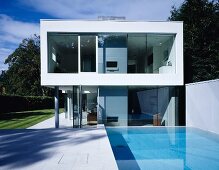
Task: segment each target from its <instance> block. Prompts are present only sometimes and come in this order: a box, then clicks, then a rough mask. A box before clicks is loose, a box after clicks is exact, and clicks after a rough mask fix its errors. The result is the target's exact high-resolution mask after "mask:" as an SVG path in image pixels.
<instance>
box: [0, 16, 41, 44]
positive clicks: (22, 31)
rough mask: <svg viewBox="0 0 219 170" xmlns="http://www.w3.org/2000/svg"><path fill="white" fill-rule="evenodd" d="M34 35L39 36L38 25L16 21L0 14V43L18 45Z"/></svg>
mask: <svg viewBox="0 0 219 170" xmlns="http://www.w3.org/2000/svg"><path fill="white" fill-rule="evenodd" d="M34 34H39V24H36V23H28V22H21V21H16V20H13V19H12V18H11V17H9V16H7V15H2V14H0V42H4V43H6V42H9V43H13V44H18V43H19V42H21V41H22V39H24V38H28V37H30V36H31V35H34Z"/></svg>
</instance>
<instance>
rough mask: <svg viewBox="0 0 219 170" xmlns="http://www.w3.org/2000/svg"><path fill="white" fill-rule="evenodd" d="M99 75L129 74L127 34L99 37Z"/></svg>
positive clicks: (100, 35) (102, 35) (101, 35)
mask: <svg viewBox="0 0 219 170" xmlns="http://www.w3.org/2000/svg"><path fill="white" fill-rule="evenodd" d="M98 70H99V73H127V34H119V33H116V34H110V33H109V34H99V35H98Z"/></svg>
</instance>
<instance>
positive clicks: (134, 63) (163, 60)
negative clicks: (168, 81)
mask: <svg viewBox="0 0 219 170" xmlns="http://www.w3.org/2000/svg"><path fill="white" fill-rule="evenodd" d="M174 38H175V35H170V34H128V73H159V74H160V73H175V50H174V49H175V48H174Z"/></svg>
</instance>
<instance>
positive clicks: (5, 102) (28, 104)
mask: <svg viewBox="0 0 219 170" xmlns="http://www.w3.org/2000/svg"><path fill="white" fill-rule="evenodd" d="M62 103H63V102H62V99H61V101H60V107H63V104H62ZM52 108H54V98H53V97H42V96H1V95H0V113H7V112H19V111H27V110H38V109H52Z"/></svg>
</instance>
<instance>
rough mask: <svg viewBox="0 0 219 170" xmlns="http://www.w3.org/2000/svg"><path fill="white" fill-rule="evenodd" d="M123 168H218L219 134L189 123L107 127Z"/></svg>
mask: <svg viewBox="0 0 219 170" xmlns="http://www.w3.org/2000/svg"><path fill="white" fill-rule="evenodd" d="M106 130H107V134H108V137H109V141H110V144H111V147H112V150H113V153H114V156H115V159H116V162H117V165H118V167H119V169H120V170H128V169H130V170H138V169H147V170H148V169H149V170H150V169H155V170H159V169H167V170H178V169H179V170H181V169H185V170H191V169H192V170H193V169H194V170H196V169H197V170H202V169H203V170H218V169H219V135H216V134H213V133H210V132H206V131H202V130H199V129H196V128H188V127H186V128H185V127H122V128H120V127H112V128H111V127H110V128H109V127H107V128H106Z"/></svg>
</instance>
